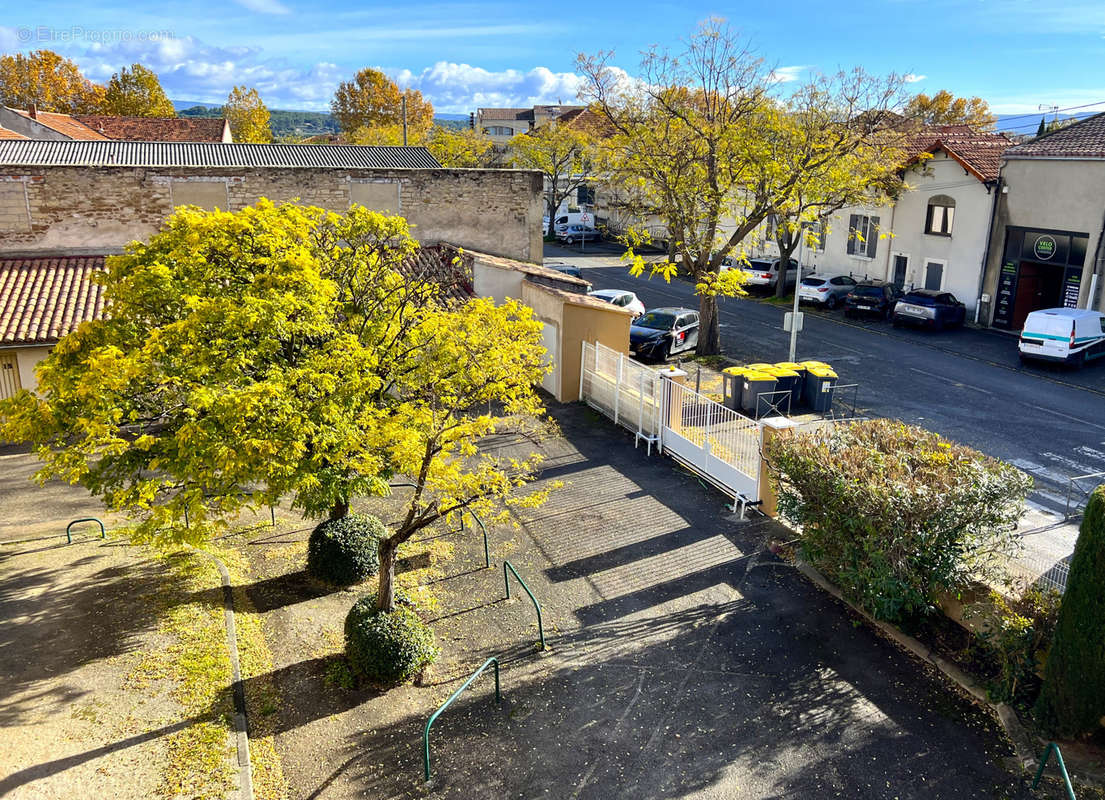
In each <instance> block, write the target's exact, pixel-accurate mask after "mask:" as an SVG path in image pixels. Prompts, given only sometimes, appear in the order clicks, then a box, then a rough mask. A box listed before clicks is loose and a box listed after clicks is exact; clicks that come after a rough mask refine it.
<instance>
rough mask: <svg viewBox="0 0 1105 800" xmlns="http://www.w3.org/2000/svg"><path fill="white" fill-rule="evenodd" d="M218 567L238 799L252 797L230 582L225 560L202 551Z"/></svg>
mask: <svg viewBox="0 0 1105 800" xmlns="http://www.w3.org/2000/svg"><path fill="white" fill-rule="evenodd" d="M203 552H204V553H206V555H207V556H208V557H210V559H211V560H212V561H214V562H215V566H216V567H218V570H219V576H220V577H221V578H222V586H223V619H224V620H225V622H226V647H227V651H228V652H229V654H230V679H231V681H232V684H231V685H232V686H233V694H234V714H233V718H234V742H235V747H236V750H237V764H238V787H239V797H240V800H253V766H252V764H251V763H250V758H249V726H248V723H247V720H246V691H245V684H243V683H242V667H241V664H240V662H239V660H238V633H237V628H236V626H235V624H234V586H233V584H232V583H231V582H230V572H229V571H228V570H227V568H226V564H224V563H223V562H222V560H221V559H220V558H219V557H218V556H216V555H215V554H214V553H209V552H207V551H206V550H205V551H203Z"/></svg>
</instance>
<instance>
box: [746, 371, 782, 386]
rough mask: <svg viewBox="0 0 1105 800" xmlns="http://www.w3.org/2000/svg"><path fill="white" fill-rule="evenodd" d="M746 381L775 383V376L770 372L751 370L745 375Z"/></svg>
mask: <svg viewBox="0 0 1105 800" xmlns="http://www.w3.org/2000/svg"><path fill="white" fill-rule="evenodd" d="M744 379H745V380H746V381H771V382H772V383H775V376H774V375H772V374H771V373H770V372H760V371H759V370H754V369H749V370H748V371H747V372H745V373H744Z"/></svg>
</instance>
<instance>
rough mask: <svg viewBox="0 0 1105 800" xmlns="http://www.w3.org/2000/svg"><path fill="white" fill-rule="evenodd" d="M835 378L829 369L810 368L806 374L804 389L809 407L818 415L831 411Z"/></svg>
mask: <svg viewBox="0 0 1105 800" xmlns="http://www.w3.org/2000/svg"><path fill="white" fill-rule="evenodd" d="M836 377H837V376H836V373H835V372H833V371H832V369H831V368H829V367H812V368H811V369H810V370H809V371H808V372H807V374H806V387H805V388H806V393H807V395H808V397H809V401H808V402H809V406H810V408H811V409H813V410H814V411H816V412H817V413H819V414H824V413H826V412H828V411H832V408H833V391H834V390H835V389H836Z"/></svg>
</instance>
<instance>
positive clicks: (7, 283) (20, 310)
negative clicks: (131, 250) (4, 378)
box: [0, 256, 104, 345]
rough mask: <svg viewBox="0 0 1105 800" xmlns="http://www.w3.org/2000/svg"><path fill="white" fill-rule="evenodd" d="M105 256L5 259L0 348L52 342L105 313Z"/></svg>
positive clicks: (0, 280) (0, 268)
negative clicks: (99, 276) (97, 276)
mask: <svg viewBox="0 0 1105 800" xmlns="http://www.w3.org/2000/svg"><path fill="white" fill-rule="evenodd" d="M103 268H104V257H103V256H60V257H59V256H51V257H42V258H0V344H4V345H12V344H52V343H53V342H56V341H57V340H58V339H60V338H61V337H62V336H65V335H66V334H67V333H70V332H72V331H74V330H76V328H77V326H78V325H80V324H81V323H82V322H84V321H85V320H91V319H99V318H100V317H101V316H102V315H103V312H104V299H103V287H102V286H100V285H99V284H97V283H93V282H92V273H93V272H96V271H97V270H102V269H103Z"/></svg>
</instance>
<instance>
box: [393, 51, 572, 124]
mask: <svg viewBox="0 0 1105 800" xmlns="http://www.w3.org/2000/svg"><path fill="white" fill-rule="evenodd" d="M392 77H393V78H394V79H395V81H396V83H398V84H399V85H400V86H402V87H404V88H410V89H417V90H418V91H420V92H422V94H423V95H424V96H425V97H426V98H427V99H428V100H429V101H430V102H431V103H433V105H434V108H435V109H437V110H438V111H442V112H445V113H463V112H466V111H474V110H475V109H476V108H477V107H480V106H491V107H494V106H502V107H527V106H532V105H535V104H542V103H558V102H563V103H569V104H570V103H576V102H578V101H577V97H576V96H577V95H578V93H579V88H580V86H581V85H582V83H583V78H582V77H581V76H579V75H576V74H575V73H573V72H553V71H552V70H550V69H548V68H546V67H534V68H533V69H531V70H528V71H525V72H523V71H521V70H514V69H508V70H502V71H498V72H492V71H490V70H486V69H483V68H481V67H473V66H471V65H469V64H456V63H453V62H450V61H439V62H437V63H436V64H434V65H433V66H432V67H427V68H426V69H424V70H422V71H421V72H418V73H414V72H411V71H410V70H401V71H399V72H395V73H392Z"/></svg>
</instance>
